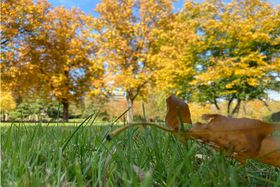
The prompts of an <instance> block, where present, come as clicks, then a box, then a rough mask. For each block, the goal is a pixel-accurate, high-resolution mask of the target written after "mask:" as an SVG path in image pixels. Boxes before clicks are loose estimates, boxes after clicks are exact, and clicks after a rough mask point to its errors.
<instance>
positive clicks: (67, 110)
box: [62, 99, 69, 122]
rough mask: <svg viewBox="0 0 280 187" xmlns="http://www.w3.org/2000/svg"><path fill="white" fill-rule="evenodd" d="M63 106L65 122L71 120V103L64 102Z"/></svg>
mask: <svg viewBox="0 0 280 187" xmlns="http://www.w3.org/2000/svg"><path fill="white" fill-rule="evenodd" d="M62 105H63V121H66V122H67V121H68V119H69V102H68V101H67V100H66V99H63V100H62Z"/></svg>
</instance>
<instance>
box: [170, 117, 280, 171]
mask: <svg viewBox="0 0 280 187" xmlns="http://www.w3.org/2000/svg"><path fill="white" fill-rule="evenodd" d="M203 118H204V119H211V120H210V122H209V123H208V124H201V123H197V124H196V125H194V126H193V127H192V128H190V129H189V130H188V132H185V133H184V132H181V134H180V139H181V141H182V142H185V141H186V140H187V139H189V138H192V139H196V140H199V141H201V142H202V143H205V144H208V145H210V146H212V147H214V148H216V149H219V150H227V151H228V152H229V153H230V154H231V155H232V156H233V157H234V158H236V159H237V160H239V161H240V162H242V163H243V162H245V161H246V160H247V159H257V160H259V161H261V162H263V163H267V164H271V165H274V166H277V167H280V159H279V158H280V140H279V139H277V138H273V137H268V135H269V134H271V133H272V132H274V131H275V130H277V129H280V126H279V125H272V124H267V123H265V122H262V121H260V120H255V119H249V118H239V119H238V118H230V117H225V116H222V115H219V114H206V115H203ZM173 134H175V135H178V132H173Z"/></svg>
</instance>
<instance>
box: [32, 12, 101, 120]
mask: <svg viewBox="0 0 280 187" xmlns="http://www.w3.org/2000/svg"><path fill="white" fill-rule="evenodd" d="M91 22H92V18H91V17H90V16H87V15H85V14H84V13H83V12H81V11H80V10H77V9H74V8H72V9H70V10H68V9H65V8H64V7H57V8H54V9H53V10H52V11H50V12H49V13H48V14H47V15H46V17H45V20H44V24H43V27H42V30H41V33H40V35H39V36H38V37H36V38H34V40H33V41H32V44H33V45H34V46H32V45H30V46H31V48H32V47H33V49H32V52H33V53H34V54H35V56H36V53H38V54H39V56H38V58H39V59H37V60H38V61H39V64H40V72H41V74H42V78H44V79H46V81H47V82H48V84H47V85H46V88H47V89H48V90H47V91H49V93H50V94H51V95H52V96H54V97H55V98H56V99H57V100H58V101H59V102H60V103H61V104H62V105H63V119H64V120H65V121H67V120H68V110H69V103H70V101H78V100H79V99H80V98H81V97H83V96H84V95H85V94H87V93H89V91H90V90H94V89H97V86H98V85H97V84H95V83H96V82H97V79H99V78H100V76H101V75H102V73H103V69H102V64H99V63H98V61H96V58H95V51H96V47H95V45H94V41H93V38H92V37H93V36H92V32H91V29H90V25H89V24H90V23H91Z"/></svg>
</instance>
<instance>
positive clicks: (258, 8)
mask: <svg viewBox="0 0 280 187" xmlns="http://www.w3.org/2000/svg"><path fill="white" fill-rule="evenodd" d="M201 11H202V12H204V13H205V15H202V16H201V21H200V23H201V25H200V30H199V32H200V33H201V35H202V38H203V40H204V41H205V43H206V44H207V48H206V50H205V51H204V54H202V55H201V57H202V58H201V61H200V63H198V65H199V71H198V75H197V77H196V80H195V81H193V82H192V83H193V85H194V86H197V88H198V91H199V94H198V96H199V95H200V94H201V95H204V96H206V97H205V98H206V100H211V101H212V102H216V99H218V98H223V99H225V100H227V101H228V109H227V111H228V115H229V116H232V115H234V114H235V113H237V112H238V110H239V108H240V105H241V102H242V101H245V100H252V99H260V100H263V99H264V98H265V97H266V92H265V91H266V90H267V89H268V88H272V86H273V85H274V84H275V83H277V81H279V80H277V78H276V76H275V75H277V74H279V71H280V63H279V49H280V43H279V41H280V40H279V39H280V38H279V36H280V35H279V34H280V32H279V31H280V30H279V26H280V19H279V18H280V16H279V15H280V14H279V8H278V9H277V8H274V7H273V6H272V5H270V4H269V3H266V2H263V1H260V0H254V1H251V0H250V1H249V0H246V1H239V0H234V1H232V2H231V3H228V4H225V3H222V2H221V1H208V2H205V3H202V4H201ZM233 103H235V106H234V107H232V106H231V105H232V104H233ZM216 104H217V103H216ZM216 106H217V107H218V105H216Z"/></svg>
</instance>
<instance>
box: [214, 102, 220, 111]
mask: <svg viewBox="0 0 280 187" xmlns="http://www.w3.org/2000/svg"><path fill="white" fill-rule="evenodd" d="M214 105H215V107H216V109H217V110H220V107H219V105H218V102H217V99H214Z"/></svg>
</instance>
